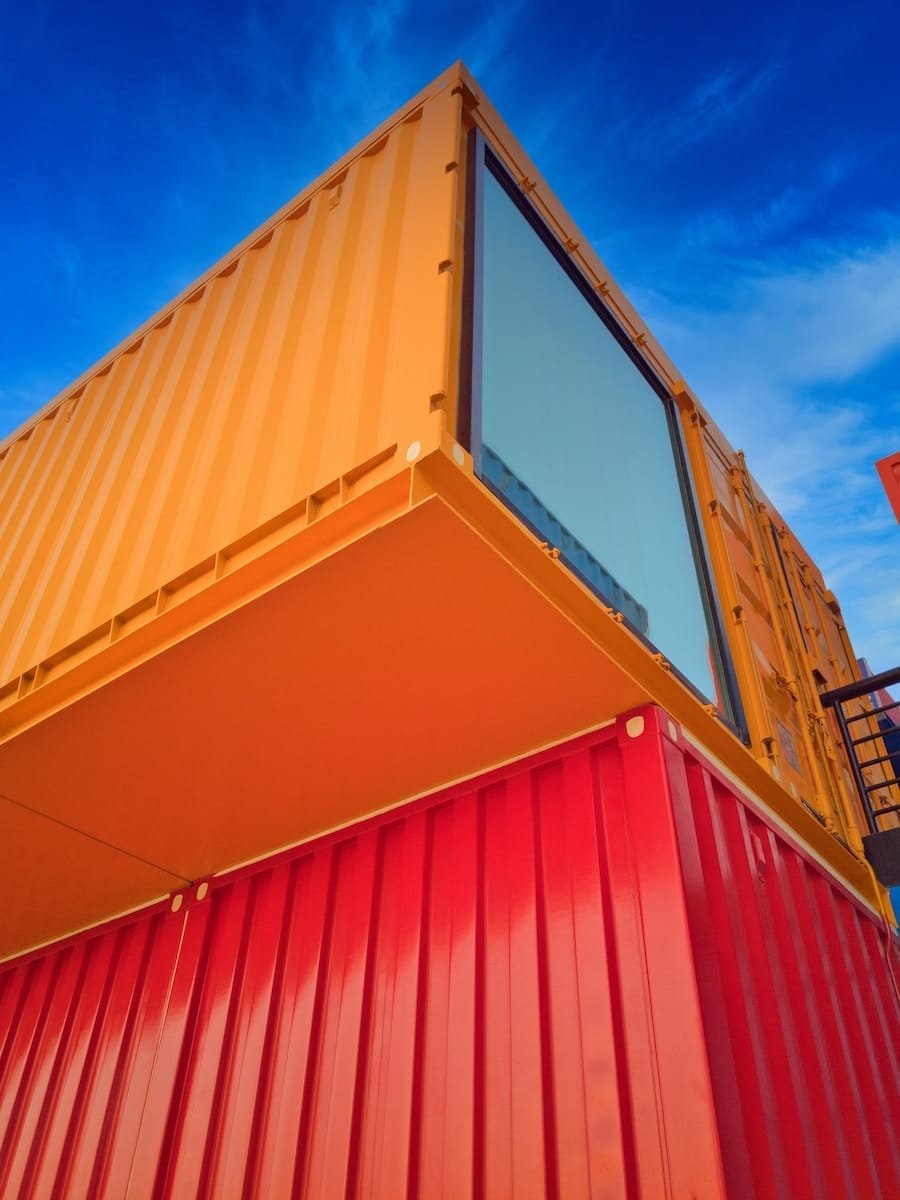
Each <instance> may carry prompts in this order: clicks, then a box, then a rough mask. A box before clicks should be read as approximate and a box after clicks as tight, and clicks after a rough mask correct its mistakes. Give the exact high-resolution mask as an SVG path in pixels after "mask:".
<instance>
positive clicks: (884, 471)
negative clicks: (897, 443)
mask: <svg viewBox="0 0 900 1200" xmlns="http://www.w3.org/2000/svg"><path fill="white" fill-rule="evenodd" d="M875 468H876V470H877V471H878V474H879V476H880V477H881V483H882V486H883V487H884V490H885V493H886V494H887V498H888V500H889V502H890V505H891V508H892V509H893V510H894V516H895V517H896V518H897V520H898V521H900V450H898V451H897V453H896V454H889V455H888V456H887V458H880V459H879V460H878V462H877V463H876V464H875Z"/></svg>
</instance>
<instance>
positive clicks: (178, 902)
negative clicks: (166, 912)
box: [171, 892, 184, 912]
mask: <svg viewBox="0 0 900 1200" xmlns="http://www.w3.org/2000/svg"><path fill="white" fill-rule="evenodd" d="M182 904H184V896H183V895H182V894H181V892H179V893H178V894H177V895H176V896H173V897H172V906H171V907H172V912H178V910H179V909H180V908H181V906H182Z"/></svg>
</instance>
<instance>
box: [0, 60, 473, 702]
mask: <svg viewBox="0 0 900 1200" xmlns="http://www.w3.org/2000/svg"><path fill="white" fill-rule="evenodd" d="M459 107H460V100H459V96H458V95H456V94H454V93H453V91H452V88H451V85H450V83H449V82H447V81H444V82H443V83H442V82H441V81H440V80H439V81H437V82H436V83H435V85H434V86H433V87H432V89H430V90H429V92H428V93H427V94H426V95H425V96H424V97H423V98H418V99H417V101H413V102H411V104H410V105H408V106H407V107H406V108H405V109H404V110H402V111H401V112H400V113H399V114H397V116H396V117H395V118H393V120H392V121H391V122H389V123H388V125H387V126H386V127H384V128H383V129H381V130H378V131H376V133H375V134H374V135H373V136H372V137H371V138H370V139H368V140H367V141H366V143H365V144H364V145H362V146H361V147H359V148H357V149H356V150H355V151H352V152H351V153H350V154H349V155H348V156H347V157H346V158H345V159H344V160H342V161H341V162H340V163H338V164H336V165H335V167H334V168H333V169H332V171H331V172H329V173H328V175H327V176H325V177H323V178H322V179H320V180H317V181H316V182H315V183H314V184H313V185H312V186H311V187H310V188H308V189H307V190H306V191H305V192H303V193H302V194H301V195H300V196H298V197H297V198H296V199H295V200H294V201H292V202H291V203H290V204H289V205H288V206H287V207H286V208H285V209H283V210H282V211H281V212H280V213H278V214H277V215H276V216H275V217H274V218H273V219H272V220H271V221H269V222H268V223H267V224H266V225H264V226H263V227H262V228H261V229H260V230H257V231H256V233H255V234H253V235H251V237H250V238H248V239H247V240H246V241H245V242H244V243H243V244H242V245H241V246H240V247H238V248H237V250H236V251H235V252H233V253H232V254H231V255H229V256H227V257H226V258H225V259H224V260H223V261H222V262H221V263H219V264H217V265H216V266H215V267H213V268H212V269H211V270H210V271H209V272H208V273H207V274H206V275H205V276H204V277H203V278H202V279H201V280H199V281H198V283H197V284H196V285H194V286H192V287H191V288H190V289H188V291H187V292H186V293H184V294H183V295H182V296H181V297H179V298H178V299H177V300H175V301H174V302H173V303H172V304H170V305H169V306H168V307H167V308H165V309H164V310H163V311H162V312H161V313H160V314H159V315H158V316H157V317H155V318H153V319H152V320H151V321H150V322H149V323H148V324H147V325H146V326H144V327H143V328H142V329H140V330H138V331H137V333H136V334H135V335H134V336H133V337H131V338H130V339H128V341H127V342H126V343H125V344H123V345H122V346H120V347H119V348H117V349H116V350H114V351H113V352H112V353H111V354H110V355H108V356H107V357H106V358H105V359H104V360H103V361H102V362H101V363H100V364H98V366H97V367H96V368H94V369H93V370H92V371H89V372H88V373H87V375H86V376H84V377H82V379H80V380H79V381H78V382H77V383H76V384H75V385H74V387H73V388H72V389H69V390H67V391H66V392H64V393H63V394H62V395H61V396H60V397H59V398H58V399H57V400H56V401H54V402H53V403H52V404H50V405H49V406H48V407H47V408H45V409H44V410H43V412H42V413H41V414H39V415H38V417H37V418H36V419H34V420H33V421H32V422H30V423H28V424H27V425H26V426H25V427H24V428H23V429H22V430H21V431H19V433H18V434H14V435H12V436H11V437H10V438H9V439H8V440H7V441H6V442H5V443H3V444H2V445H0V626H2V627H3V630H4V636H3V640H2V644H0V686H2V685H3V684H5V683H6V682H7V681H8V680H10V679H11V678H13V677H15V676H18V675H20V674H21V673H23V672H25V671H27V670H30V669H32V668H35V667H36V665H37V664H41V663H44V662H45V661H46V660H47V659H48V658H52V656H53V655H55V654H58V653H59V652H60V651H62V650H64V649H65V648H66V647H69V646H71V645H72V644H73V643H77V642H78V641H79V639H81V638H83V637H84V636H85V635H87V634H90V633H91V632H92V631H94V630H95V629H97V628H98V627H99V626H102V625H103V624H104V623H105V622H108V621H110V620H111V619H113V618H114V617H116V615H117V614H120V613H122V612H126V611H127V610H129V609H130V608H131V607H132V606H133V605H135V604H137V603H139V602H142V601H144V600H145V598H147V597H148V596H150V595H152V594H153V593H155V592H156V591H157V590H158V589H159V588H161V587H163V586H165V585H167V584H168V583H169V581H173V580H178V579H180V578H181V577H182V576H183V574H184V573H185V572H189V571H193V570H195V569H196V567H197V565H198V564H200V563H203V562H204V561H205V560H206V559H207V558H208V557H209V556H214V555H216V554H217V553H218V552H219V551H221V550H222V548H223V547H224V546H226V545H228V544H232V543H234V542H235V541H236V540H237V539H239V538H241V537H243V536H245V535H247V534H250V533H251V532H252V531H255V530H258V529H259V528H260V527H264V526H265V525H266V523H267V522H269V521H271V520H272V519H275V518H278V517H279V514H283V513H284V512H285V511H286V510H290V509H291V507H292V506H294V505H296V504H297V503H298V502H300V501H303V500H305V498H306V497H308V496H310V495H312V496H316V495H317V494H318V493H320V492H321V491H322V489H326V490H327V489H328V488H329V487H331V486H332V485H333V483H334V481H336V480H340V479H341V478H342V477H344V476H346V475H347V474H348V473H351V474H352V473H357V474H359V475H363V474H365V473H366V472H365V468H366V465H367V464H371V463H372V462H373V460H374V461H376V462H377V461H379V460H381V459H384V458H385V457H387V458H390V451H391V450H392V449H396V448H397V446H398V445H399V446H400V450H401V454H402V452H403V451H405V450H406V447H407V445H408V444H409V443H410V442H411V441H412V440H413V439H414V438H417V437H420V436H421V431H422V427H423V426H425V425H426V424H427V421H428V415H429V412H430V411H431V410H432V409H433V408H434V407H435V406H439V405H440V404H442V403H443V401H444V400H445V399H446V397H447V395H448V393H449V392H450V384H451V375H452V372H453V369H454V368H453V367H452V366H451V362H450V357H449V351H450V343H449V338H448V330H449V326H450V306H451V296H452V293H453V273H452V272H451V271H450V269H449V268H450V266H452V261H453V258H454V239H455V237H456V219H457V218H456V199H457V191H458V180H457V164H458V161H459V135H460V116H459ZM326 498H327V497H326ZM38 670H40V668H38Z"/></svg>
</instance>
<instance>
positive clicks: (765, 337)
mask: <svg viewBox="0 0 900 1200" xmlns="http://www.w3.org/2000/svg"><path fill="white" fill-rule="evenodd" d="M881 225H882V226H883V233H882V236H881V237H880V238H875V237H869V238H863V239H861V240H859V241H857V242H855V243H854V242H845V243H844V245H842V246H840V247H826V246H823V245H822V244H820V243H815V242H814V243H808V244H806V245H803V246H797V247H795V248H794V251H793V253H792V255H791V256H781V257H779V258H777V259H774V260H769V261H768V262H767V263H765V264H763V265H762V266H761V265H759V264H757V263H753V262H743V263H739V262H734V263H733V264H732V266H733V269H732V272H731V276H730V287H729V288H728V289H727V291H725V290H724V289H720V290H719V291H718V293H717V295H716V297H715V298H713V299H710V300H707V301H706V302H705V303H703V304H695V305H693V306H687V305H685V304H683V303H680V302H678V303H676V302H675V301H674V300H670V299H669V298H667V297H665V296H662V295H660V294H659V293H652V294H650V293H645V294H644V296H643V297H642V298H639V304H640V307H642V309H643V311H644V312H645V314H646V315H647V316H648V318H649V322H650V324H651V327H652V328H654V329H655V330H656V331H657V333H658V334H659V336H660V338H661V340H662V341H663V344H664V345H665V346H666V348H667V349H668V350H669V352H670V353H671V354H672V355H673V357H674V359H675V361H676V362H678V364H679V367H680V369H682V370H683V371H684V373H685V376H686V378H687V379H688V380H689V381H690V382H691V383H692V385H693V386H694V388H695V389H696V391H697V392H698V394H699V395H700V397H701V398H702V399H703V400H704V402H705V403H706V404H708V405H709V407H710V409H711V411H712V412H713V413H714V414H715V416H716V420H717V421H718V422H719V423H720V424H721V425H722V426H723V428H724V430H725V432H726V434H727V435H728V436H729V437H730V438H731V440H732V441H733V442H734V443H735V444H737V445H739V446H741V447H742V448H744V449H745V450H746V451H747V456H748V463H749V465H750V467H751V470H752V471H753V473H754V475H755V476H756V477H757V479H758V480H759V482H760V484H761V485H762V487H763V489H764V490H765V491H766V493H767V494H768V495H769V496H770V498H771V499H772V501H773V502H774V503H775V504H776V505H777V506H778V508H779V510H780V511H781V512H782V514H783V515H784V516H785V518H786V519H788V520H789V521H790V522H791V525H792V526H793V527H794V528H795V531H796V532H797V534H798V536H799V537H800V539H801V541H802V542H803V543H804V545H805V546H806V548H807V550H808V551H809V552H810V553H811V554H812V555H813V557H814V558H815V559H816V560H817V561H818V562H819V564H820V566H821V567H822V569H823V570H824V572H825V574H826V576H827V578H828V582H829V584H830V586H832V587H836V588H838V587H839V588H840V597H841V600H842V603H843V605H844V609H845V615H847V619H848V624H849V626H850V629H851V631H852V632H854V634H855V637H856V639H857V642H858V648H859V649H860V650H861V651H863V652H865V653H867V654H868V656H869V657H870V659H871V660H872V661H873V664H874V663H879V664H880V665H881V667H882V668H884V667H887V666H890V665H895V664H896V662H897V661H900V631H898V630H897V629H896V628H895V627H892V625H891V620H890V617H889V614H890V613H891V612H893V611H894V609H895V608H896V602H894V601H890V602H889V598H890V597H897V596H900V531H898V528H897V525H896V523H895V522H894V521H893V518H892V517H891V515H890V513H889V510H888V507H887V501H886V499H885V498H884V495H883V492H882V490H881V486H880V483H879V481H878V478H877V476H876V473H875V470H874V466H873V462H874V460H875V459H876V458H878V457H880V456H882V455H885V454H888V453H891V452H893V451H894V450H896V449H897V447H898V446H900V387H898V386H897V385H896V384H893V385H892V386H891V385H888V386H887V387H886V390H885V391H884V393H883V396H882V402H881V406H880V411H879V414H878V416H879V419H878V420H873V412H872V408H871V401H870V402H869V403H865V402H864V401H863V399H862V398H861V397H860V396H857V394H856V392H857V390H862V391H865V390H866V389H865V388H864V387H863V385H862V384H861V383H860V380H862V379H864V378H865V377H866V375H867V374H872V373H874V372H876V371H878V370H879V369H880V368H881V369H884V367H885V364H888V363H891V362H894V361H895V360H896V361H897V364H898V366H900V214H898V215H897V217H896V218H892V219H891V220H890V221H887V222H885V221H883V220H882V221H881ZM884 373H885V374H886V375H888V377H889V378H894V376H893V375H892V374H891V373H890V372H887V371H885V372H884Z"/></svg>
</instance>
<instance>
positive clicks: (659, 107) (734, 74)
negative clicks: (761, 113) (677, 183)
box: [609, 54, 784, 157]
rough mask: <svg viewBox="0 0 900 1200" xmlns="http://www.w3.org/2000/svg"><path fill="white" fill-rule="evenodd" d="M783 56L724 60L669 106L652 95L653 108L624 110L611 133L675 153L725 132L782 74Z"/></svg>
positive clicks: (641, 148)
mask: <svg viewBox="0 0 900 1200" xmlns="http://www.w3.org/2000/svg"><path fill="white" fill-rule="evenodd" d="M783 70H784V61H783V59H782V57H781V56H780V55H778V54H773V55H772V56H771V57H770V58H768V59H767V60H766V61H764V62H761V63H753V64H750V63H746V64H738V63H735V62H726V63H722V64H720V65H719V66H717V67H716V68H715V69H714V70H711V71H710V72H709V73H708V74H707V75H706V76H705V77H704V78H703V79H701V80H700V81H699V82H698V83H695V84H694V85H693V86H690V87H688V89H687V90H686V92H685V93H684V94H682V95H676V96H673V97H672V98H671V99H670V101H669V103H668V104H667V105H664V104H660V98H659V96H655V97H654V103H653V108H652V110H648V109H647V108H646V107H645V106H644V105H641V104H636V105H635V106H634V107H633V108H632V110H631V111H630V112H629V113H627V114H623V115H622V116H621V117H620V118H619V119H618V121H617V122H616V123H615V126H614V127H612V128H611V129H610V130H609V135H610V136H613V137H615V138H616V139H618V140H620V141H623V142H627V143H628V144H629V145H630V146H631V147H632V149H634V150H637V151H638V152H639V153H641V154H643V155H646V156H652V157H659V156H660V155H665V156H671V155H673V154H677V153H679V152H680V151H682V150H684V149H686V148H687V147H688V146H692V145H694V144H696V143H699V142H702V141H705V140H706V139H708V138H711V137H713V136H714V135H717V134H720V133H722V132H724V131H725V130H726V129H728V128H729V127H731V126H733V125H735V124H736V123H737V122H738V121H739V120H740V119H741V118H743V117H745V116H746V115H747V114H748V113H750V112H752V110H753V109H754V107H755V106H756V104H757V103H758V101H759V100H760V99H761V98H762V97H763V96H764V95H765V94H766V93H767V92H768V91H769V90H770V89H771V87H772V86H773V85H774V84H775V83H776V82H777V80H778V79H779V78H780V77H781V75H782V73H783Z"/></svg>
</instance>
